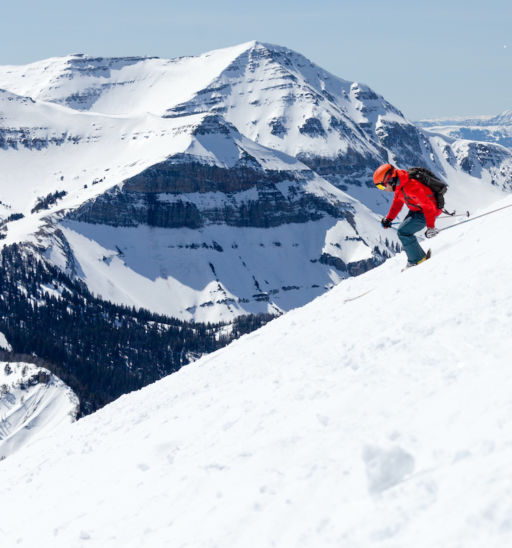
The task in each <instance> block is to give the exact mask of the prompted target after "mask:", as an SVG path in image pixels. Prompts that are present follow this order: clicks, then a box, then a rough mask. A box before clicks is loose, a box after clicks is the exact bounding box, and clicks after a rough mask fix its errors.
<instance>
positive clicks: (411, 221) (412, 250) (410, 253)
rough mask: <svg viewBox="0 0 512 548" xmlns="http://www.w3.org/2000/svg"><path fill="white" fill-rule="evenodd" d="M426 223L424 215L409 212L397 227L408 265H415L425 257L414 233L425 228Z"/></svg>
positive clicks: (419, 212) (417, 212)
mask: <svg viewBox="0 0 512 548" xmlns="http://www.w3.org/2000/svg"><path fill="white" fill-rule="evenodd" d="M426 226H427V222H426V221H425V215H423V212H421V211H409V213H408V214H407V217H406V218H405V219H404V220H403V222H402V223H401V225H400V226H399V227H398V230H397V234H398V237H399V238H400V241H401V242H402V247H403V248H404V251H405V253H406V254H407V259H408V261H409V262H410V263H412V264H416V263H417V262H418V261H421V259H423V257H425V252H424V251H423V249H422V247H421V246H420V244H419V243H418V240H417V239H416V236H415V235H414V234H415V233H416V232H418V231H419V230H421V229H422V228H425V227H426Z"/></svg>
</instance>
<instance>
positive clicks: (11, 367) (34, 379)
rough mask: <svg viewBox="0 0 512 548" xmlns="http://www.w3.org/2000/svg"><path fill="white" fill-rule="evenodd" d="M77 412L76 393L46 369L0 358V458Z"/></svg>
mask: <svg viewBox="0 0 512 548" xmlns="http://www.w3.org/2000/svg"><path fill="white" fill-rule="evenodd" d="M2 337H3V335H2ZM4 339H5V337H4ZM0 343H1V338H0ZM77 413H78V398H77V397H76V395H75V394H74V393H73V391H72V390H71V389H70V388H69V387H68V386H66V385H65V384H64V383H63V382H62V381H61V380H60V379H59V378H57V377H56V376H55V375H53V374H51V373H50V371H48V370H47V369H44V368H42V367H37V366H35V365H33V364H30V363H20V362H0V460H2V459H3V458H6V457H8V456H9V455H12V454H13V453H14V452H15V451H18V450H19V449H20V448H21V447H24V446H26V445H29V444H31V443H33V442H34V441H36V440H37V439H39V438H41V437H44V436H46V435H48V434H50V433H51V432H54V431H56V430H58V429H59V428H62V426H63V425H65V424H69V423H71V422H73V421H74V420H75V418H76V415H77Z"/></svg>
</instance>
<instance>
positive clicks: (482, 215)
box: [439, 204, 512, 232]
mask: <svg viewBox="0 0 512 548" xmlns="http://www.w3.org/2000/svg"><path fill="white" fill-rule="evenodd" d="M508 207H512V204H509V205H506V206H503V207H499V208H498V209H493V210H492V211H488V212H487V213H482V214H481V215H477V216H476V217H472V218H471V219H466V220H465V221H461V222H460V223H455V224H453V225H450V226H445V227H444V228H440V229H439V232H442V231H443V230H448V229H449V228H453V227H454V226H459V225H462V224H464V223H469V222H470V221H474V220H476V219H480V217H485V216H486V215H490V214H491V213H496V212H497V211H501V210H502V209H507V208H508Z"/></svg>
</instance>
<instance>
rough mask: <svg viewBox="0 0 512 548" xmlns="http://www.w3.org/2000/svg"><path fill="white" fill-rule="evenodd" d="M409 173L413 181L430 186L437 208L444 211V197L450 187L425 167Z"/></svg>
mask: <svg viewBox="0 0 512 548" xmlns="http://www.w3.org/2000/svg"><path fill="white" fill-rule="evenodd" d="M407 173H408V174H409V177H411V178H412V179H416V181H419V182H420V183H422V184H423V185H425V186H428V188H430V190H432V192H433V193H434V198H435V199H436V202H437V207H438V208H439V209H444V195H445V193H446V191H447V190H448V185H447V184H446V183H443V181H441V179H439V177H437V176H436V175H434V174H433V173H432V172H431V171H430V170H428V169H427V168H425V167H411V169H409V170H407Z"/></svg>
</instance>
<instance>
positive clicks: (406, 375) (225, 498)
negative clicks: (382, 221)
mask: <svg viewBox="0 0 512 548" xmlns="http://www.w3.org/2000/svg"><path fill="white" fill-rule="evenodd" d="M499 205H500V206H512V202H511V200H510V199H508V200H507V202H505V203H503V204H499ZM496 207H497V206H496ZM511 212H512V207H508V208H507V209H503V210H502V211H500V212H497V213H494V214H492V215H488V216H486V217H482V218H481V219H478V220H474V221H473V222H471V223H466V224H461V225H460V226H458V227H456V228H453V229H451V230H449V231H445V232H442V233H441V234H440V235H439V236H438V237H437V238H435V239H434V240H432V241H431V242H430V243H429V245H431V246H432V251H433V255H432V258H431V259H430V260H429V261H427V262H426V263H424V264H423V265H421V266H418V267H415V268H413V269H409V270H407V271H405V272H404V273H400V269H401V267H402V266H403V263H404V262H405V257H404V256H403V255H401V256H399V257H395V258H392V259H390V260H389V261H387V262H386V263H385V264H384V265H381V266H380V267H378V268H376V269H374V270H372V271H370V272H367V273H365V274H364V275H363V276H359V277H355V278H350V279H349V280H345V281H343V282H342V283H340V284H339V285H338V286H337V287H336V288H334V289H333V291H331V292H328V293H326V294H325V295H323V296H322V297H320V298H318V299H316V300H315V301H314V302H312V303H309V304H308V305H307V306H305V307H303V308H301V309H297V310H294V311H292V312H290V313H289V314H286V315H284V316H283V317H281V318H278V319H277V320H274V321H273V322H270V323H269V324H268V325H266V326H265V327H264V328H262V329H260V330H258V331H256V332H254V333H252V334H250V335H247V336H245V337H242V338H240V339H239V340H238V341H236V342H234V343H233V344H231V345H230V346H228V347H227V348H225V349H223V350H221V351H219V352H216V353H215V354H212V355H210V356H207V357H205V358H203V359H202V360H201V361H198V362H196V363H195V364H192V365H190V366H188V367H185V368H183V369H181V371H179V372H178V373H176V374H174V375H171V376H170V377H167V378H166V379H164V380H162V381H160V382H158V383H155V384H153V385H151V386H149V387H146V388H145V389H143V390H141V391H138V392H135V393H132V394H129V395H127V396H124V397H123V398H120V399H119V400H118V401H116V402H114V403H113V404H111V405H110V406H108V407H105V408H103V409H102V410H101V411H99V412H98V413H96V414H94V415H91V416H89V417H86V418H85V419H83V420H80V421H78V422H77V423H75V424H72V425H70V426H69V427H68V428H66V429H65V431H62V432H60V433H57V432H56V433H55V434H54V435H52V436H50V437H48V438H47V439H42V440H40V442H39V443H38V444H37V445H36V444H34V445H33V446H32V447H27V448H26V449H24V450H23V452H22V453H21V452H20V453H19V454H18V455H14V456H13V457H11V458H8V459H6V460H5V461H3V462H2V463H0V499H1V500H6V501H9V504H6V505H4V507H3V509H2V518H3V520H2V527H1V528H0V540H1V541H2V545H4V546H22V547H32V546H38V545H43V546H47V545H48V546H50V545H51V546H53V547H55V548H60V547H63V548H68V547H69V546H80V545H87V546H90V547H91V548H110V547H112V548H118V547H119V546H167V545H170V546H171V545H172V546H176V547H177V548H185V547H190V546H201V547H203V546H204V547H212V546H226V547H227V546H229V547H235V546H236V547H238V546H254V545H257V546H258V547H264V548H267V547H269V548H270V547H272V546H279V547H284V548H288V547H290V548H292V547H293V548H295V547H298V546H301V547H304V548H318V547H319V546H321V547H323V548H339V547H340V546H351V547H352V546H353V547H364V548H377V547H378V548H382V547H383V546H385V547H393V548H411V547H415V548H432V547H438V546H443V547H448V546H450V547H452V546H463V547H464V548H482V547H486V548H503V547H505V546H509V545H510V544H511V542H512V529H511V526H510V515H511V511H512V498H511V493H512V472H511V469H510V462H511V459H512V426H511V421H510V410H511V407H512V374H511V368H510V358H509V354H510V333H511V329H512V289H511V284H510V272H511V271H512V255H511V254H510V253H504V252H503V250H504V249H506V248H507V246H509V240H510V238H509V234H510V232H511V231H512V215H511ZM70 500H72V501H73V504H70V503H69V501H70ZM27 523H30V524H31V526H30V527H27V526H26V524H27ZM120 523H122V524H123V525H124V526H123V527H119V524H120ZM198 523H200V524H201V527H197V524H198ZM56 531H57V532H58V534H56ZM255 539H256V541H255Z"/></svg>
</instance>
